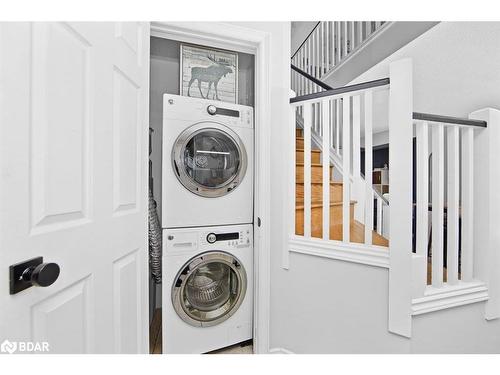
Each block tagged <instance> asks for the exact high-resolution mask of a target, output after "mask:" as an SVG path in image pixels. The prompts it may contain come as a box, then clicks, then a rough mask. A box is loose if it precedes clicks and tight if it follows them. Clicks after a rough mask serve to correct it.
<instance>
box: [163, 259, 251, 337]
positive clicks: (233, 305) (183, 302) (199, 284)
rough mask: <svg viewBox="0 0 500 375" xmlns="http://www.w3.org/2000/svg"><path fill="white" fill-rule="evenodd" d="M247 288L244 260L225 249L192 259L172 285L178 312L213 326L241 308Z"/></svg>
mask: <svg viewBox="0 0 500 375" xmlns="http://www.w3.org/2000/svg"><path fill="white" fill-rule="evenodd" d="M246 289H247V275H246V271H245V269H244V267H243V265H242V264H241V262H240V261H239V260H238V259H237V258H236V257H234V256H232V255H231V254H228V253H224V252H218V251H211V252H207V253H203V254H199V255H197V256H196V257H194V258H192V259H190V260H189V261H188V262H187V263H186V264H185V265H184V266H183V267H182V268H181V270H180V271H179V273H178V274H177V276H176V277H175V279H174V283H173V285H172V304H173V306H174V309H175V311H176V312H177V315H179V317H180V318H181V319H182V320H184V321H185V322H186V323H188V324H190V325H192V326H196V327H210V326H214V325H217V324H220V323H222V322H223V321H225V320H227V319H229V317H231V316H232V315H233V314H234V313H235V312H236V311H237V310H238V308H239V306H240V305H241V303H242V302H243V299H244V298H245V293H246Z"/></svg>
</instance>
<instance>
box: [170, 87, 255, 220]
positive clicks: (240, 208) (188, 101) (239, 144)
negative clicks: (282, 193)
mask: <svg viewBox="0 0 500 375" xmlns="http://www.w3.org/2000/svg"><path fill="white" fill-rule="evenodd" d="M253 150H254V129H253V108H252V107H247V106H243V105H237V104H230V103H222V102H219V101H211V100H206V99H197V98H190V97H184V96H178V95H169V94H165V95H164V96H163V172H162V179H163V184H162V185H163V188H162V190H163V193H162V195H163V197H162V198H163V207H164V209H163V210H162V226H163V227H164V228H182V227H196V226H207V225H226V224H245V223H251V222H252V221H253V159H254V152H253Z"/></svg>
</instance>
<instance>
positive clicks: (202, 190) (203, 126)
mask: <svg viewBox="0 0 500 375" xmlns="http://www.w3.org/2000/svg"><path fill="white" fill-rule="evenodd" d="M204 132H206V133H212V134H218V135H220V136H221V138H222V137H223V138H225V139H227V140H229V141H230V142H232V143H231V144H228V145H229V146H231V147H233V146H234V149H235V150H236V153H237V155H236V157H238V158H239V161H238V166H237V168H236V171H235V172H234V173H232V174H231V175H230V176H228V177H227V178H225V179H224V180H223V181H221V182H220V184H219V183H217V184H216V183H214V186H207V185H203V184H201V183H199V182H198V181H196V179H195V178H193V176H190V175H189V174H188V173H187V170H188V169H189V168H192V171H193V173H194V172H196V171H202V172H203V171H204V173H205V174H208V173H212V175H213V174H216V173H221V171H224V169H223V168H222V169H219V170H211V169H210V168H207V169H205V170H203V166H200V165H198V166H197V167H195V164H198V163H199V162H198V159H197V158H196V157H195V158H192V157H191V159H188V161H187V163H191V166H189V165H186V161H185V159H186V158H185V151H186V146H187V145H188V144H189V143H190V141H191V140H193V139H194V138H195V137H196V136H199V135H201V134H202V133H204ZM207 138H211V139H215V137H214V136H212V137H210V136H207ZM218 141H220V140H218ZM197 152H199V153H200V154H204V155H200V159H199V160H200V164H201V163H202V161H203V160H208V158H211V160H213V159H214V157H213V156H212V155H214V154H226V152H217V151H212V150H197ZM236 153H235V154H236ZM227 154H228V155H230V153H229V152H228V153H227ZM226 164H227V158H226V157H225V158H224V167H226ZM247 164H248V160H247V153H246V149H245V145H244V144H243V142H242V141H241V139H240V138H239V137H238V135H237V134H236V133H235V132H234V131H233V130H231V129H230V128H228V127H227V126H224V125H222V124H219V123H216V122H209V121H205V122H200V123H197V124H194V125H192V126H190V127H189V128H187V129H185V130H184V131H183V132H182V133H181V134H180V135H179V136H178V137H177V139H176V140H175V142H174V146H173V148H172V168H174V172H175V175H176V177H177V179H178V180H179V182H180V183H181V184H182V185H183V186H184V187H185V188H186V189H188V190H189V191H191V192H192V193H194V194H197V195H199V196H202V197H207V198H217V197H221V196H223V195H226V194H229V193H230V192H231V191H233V190H234V189H236V188H237V187H238V185H239V184H241V181H242V180H243V178H244V176H245V172H246V169H247ZM219 177H220V176H219ZM214 181H216V178H214Z"/></svg>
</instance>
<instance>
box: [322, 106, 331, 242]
mask: <svg viewBox="0 0 500 375" xmlns="http://www.w3.org/2000/svg"><path fill="white" fill-rule="evenodd" d="M329 105H330V101H329V100H323V102H322V103H321V108H322V119H323V150H322V157H323V239H324V240H328V239H330V127H329V126H328V112H329V111H328V110H329V108H328V107H329Z"/></svg>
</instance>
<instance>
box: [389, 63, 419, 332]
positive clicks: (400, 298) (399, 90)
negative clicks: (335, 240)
mask: <svg viewBox="0 0 500 375" xmlns="http://www.w3.org/2000/svg"><path fill="white" fill-rule="evenodd" d="M389 78H390V89H389V90H390V91H389V181H391V194H390V202H389V204H390V218H389V220H390V225H389V227H390V229H389V230H390V236H389V238H390V240H389V331H390V332H392V333H396V334H398V335H401V336H405V337H411V299H412V277H411V273H412V168H413V165H412V149H413V147H412V136H413V124H412V115H413V79H412V61H411V59H403V60H399V61H396V62H394V63H392V64H391V65H390V76H389Z"/></svg>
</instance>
